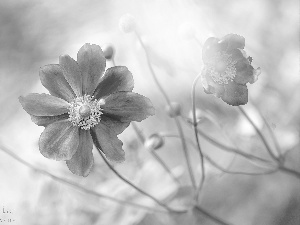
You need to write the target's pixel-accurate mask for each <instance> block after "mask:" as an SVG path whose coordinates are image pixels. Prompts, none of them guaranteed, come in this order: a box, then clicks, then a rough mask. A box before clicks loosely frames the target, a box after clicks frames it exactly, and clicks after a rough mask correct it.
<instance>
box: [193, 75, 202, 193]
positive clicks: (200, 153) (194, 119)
mask: <svg viewBox="0 0 300 225" xmlns="http://www.w3.org/2000/svg"><path fill="white" fill-rule="evenodd" d="M200 77H201V74H199V75H198V76H197V77H196V78H195V80H194V82H193V86H192V94H191V95H192V110H193V127H194V133H195V138H196V143H197V149H198V150H199V155H200V162H201V171H202V174H201V179H200V183H199V185H198V189H197V192H196V199H198V198H199V194H200V192H201V190H202V187H203V185H204V180H205V169H204V157H203V153H202V150H201V147H200V141H199V137H198V132H197V121H196V102H195V101H196V96H195V95H196V91H195V88H196V85H197V81H198V80H199V78H200Z"/></svg>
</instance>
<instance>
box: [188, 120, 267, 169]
mask: <svg viewBox="0 0 300 225" xmlns="http://www.w3.org/2000/svg"><path fill="white" fill-rule="evenodd" d="M185 122H186V123H187V124H189V122H188V121H185ZM197 132H198V134H199V135H201V136H202V137H203V138H204V139H206V140H207V141H209V142H210V143H212V144H213V145H215V146H217V147H219V148H220V149H222V150H224V151H226V152H231V153H235V154H238V155H240V156H243V157H244V158H246V159H249V160H253V161H260V162H263V163H269V164H270V163H271V162H270V161H268V160H266V159H263V158H261V157H258V156H255V155H251V154H248V153H246V152H242V151H241V150H239V149H236V148H232V147H229V146H226V145H224V144H222V143H220V142H219V141H217V140H216V139H214V138H212V137H210V136H209V135H207V134H206V133H205V132H203V131H202V130H200V129H199V128H197Z"/></svg>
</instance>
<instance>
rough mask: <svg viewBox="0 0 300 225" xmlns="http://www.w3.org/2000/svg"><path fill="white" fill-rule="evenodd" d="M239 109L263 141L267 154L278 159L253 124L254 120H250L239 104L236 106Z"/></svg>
mask: <svg viewBox="0 0 300 225" xmlns="http://www.w3.org/2000/svg"><path fill="white" fill-rule="evenodd" d="M238 108H239V110H240V111H241V112H242V114H243V115H244V116H245V117H246V119H247V120H248V121H249V122H250V124H251V125H252V127H253V128H254V129H255V130H256V132H257V134H258V136H259V137H260V139H261V140H262V142H263V143H264V145H265V147H266V149H267V151H268V153H269V155H270V156H271V157H272V158H273V159H274V160H276V161H279V160H278V158H277V157H276V156H275V155H274V153H273V151H272V150H271V148H270V146H269V144H268V142H267V141H266V139H265V137H264V136H263V134H262V133H261V132H260V130H259V129H258V127H257V126H256V125H255V124H254V122H253V121H252V120H251V118H250V117H249V116H248V114H247V113H246V112H245V111H244V109H243V108H242V107H241V106H238Z"/></svg>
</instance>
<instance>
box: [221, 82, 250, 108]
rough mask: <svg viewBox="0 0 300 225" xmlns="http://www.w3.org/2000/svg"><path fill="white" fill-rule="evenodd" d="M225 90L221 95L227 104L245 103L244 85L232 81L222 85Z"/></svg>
mask: <svg viewBox="0 0 300 225" xmlns="http://www.w3.org/2000/svg"><path fill="white" fill-rule="evenodd" d="M224 87H225V92H224V94H223V96H222V97H221V98H222V100H223V101H224V102H226V103H228V104H229V105H232V106H237V105H245V104H247V102H248V89H247V86H246V85H242V84H237V83H235V82H234V81H231V82H229V83H228V84H227V85H224Z"/></svg>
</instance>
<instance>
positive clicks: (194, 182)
mask: <svg viewBox="0 0 300 225" xmlns="http://www.w3.org/2000/svg"><path fill="white" fill-rule="evenodd" d="M135 34H136V37H137V39H138V40H139V42H140V44H141V46H142V48H143V49H144V51H145V55H146V61H147V64H148V67H149V70H150V73H151V75H152V77H153V80H154V82H155V84H156V86H157V87H158V89H159V90H160V92H161V93H162V95H163V96H164V98H165V100H166V102H167V104H168V105H169V107H172V106H171V101H170V99H169V97H168V95H167V93H166V92H165V90H164V89H163V87H162V86H161V84H160V83H159V81H158V79H157V76H156V74H155V72H154V70H153V67H152V65H151V63H150V57H149V54H148V51H147V48H146V46H145V45H144V43H143V41H142V39H141V37H140V35H139V34H138V33H137V31H135ZM174 120H175V123H176V127H177V130H178V132H179V135H180V139H181V143H182V148H183V153H184V157H185V161H186V164H187V167H188V171H189V175H190V179H191V182H192V185H193V187H194V189H196V181H195V177H194V173H193V170H192V166H191V162H190V158H189V153H188V150H187V145H186V141H185V138H184V134H183V130H182V126H181V124H180V121H179V120H178V118H177V117H175V118H174Z"/></svg>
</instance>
